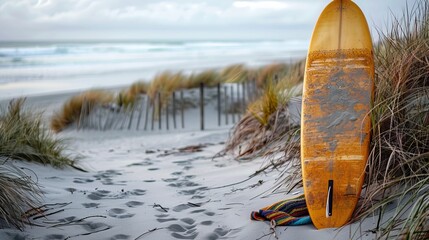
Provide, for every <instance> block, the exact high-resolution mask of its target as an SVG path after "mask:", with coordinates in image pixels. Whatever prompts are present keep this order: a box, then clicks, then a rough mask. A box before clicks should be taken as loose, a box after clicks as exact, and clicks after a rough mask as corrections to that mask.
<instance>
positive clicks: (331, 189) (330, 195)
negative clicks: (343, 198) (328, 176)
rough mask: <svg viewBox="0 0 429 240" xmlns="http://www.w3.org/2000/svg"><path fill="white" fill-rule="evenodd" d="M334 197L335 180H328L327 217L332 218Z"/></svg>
mask: <svg viewBox="0 0 429 240" xmlns="http://www.w3.org/2000/svg"><path fill="white" fill-rule="evenodd" d="M333 196H334V180H328V197H327V198H326V217H327V218H328V217H331V216H332V202H333Z"/></svg>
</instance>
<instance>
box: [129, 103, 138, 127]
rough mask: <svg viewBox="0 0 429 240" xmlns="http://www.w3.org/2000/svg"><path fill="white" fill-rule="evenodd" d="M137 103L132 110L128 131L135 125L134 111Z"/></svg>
mask: <svg viewBox="0 0 429 240" xmlns="http://www.w3.org/2000/svg"><path fill="white" fill-rule="evenodd" d="M136 105H137V103H134V104H133V107H132V108H131V116H130V122H129V123H128V130H131V125H132V124H133V118H134V111H135V110H136Z"/></svg>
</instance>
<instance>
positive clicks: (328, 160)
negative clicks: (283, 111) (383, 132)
mask: <svg viewBox="0 0 429 240" xmlns="http://www.w3.org/2000/svg"><path fill="white" fill-rule="evenodd" d="M373 88H374V59H373V50H372V41H371V36H370V32H369V28H368V24H367V22H366V19H365V16H364V15H363V13H362V11H361V10H360V8H359V7H358V6H357V5H356V4H355V3H354V2H352V1H351V0H334V1H332V2H331V3H330V4H329V5H328V6H327V7H326V8H325V9H324V10H323V12H322V14H321V15H320V17H319V19H318V21H317V24H316V26H315V28H314V31H313V36H312V39H311V43H310V48H309V51H308V56H307V63H306V69H305V78H304V92H303V100H302V101H303V102H302V118H301V124H302V125H301V164H302V174H303V180H304V182H303V183H304V192H305V199H306V203H307V206H308V209H309V212H310V216H311V219H312V221H313V223H314V225H315V226H316V228H318V229H320V228H329V227H340V226H343V225H344V224H346V223H347V222H348V221H349V220H350V217H351V216H352V214H353V211H354V209H355V207H356V204H357V201H358V198H359V196H360V193H361V189H362V184H363V180H364V170H365V165H366V162H367V158H368V153H369V141H370V136H369V134H370V128H371V122H370V118H369V115H368V112H369V111H370V108H371V101H372V95H373Z"/></svg>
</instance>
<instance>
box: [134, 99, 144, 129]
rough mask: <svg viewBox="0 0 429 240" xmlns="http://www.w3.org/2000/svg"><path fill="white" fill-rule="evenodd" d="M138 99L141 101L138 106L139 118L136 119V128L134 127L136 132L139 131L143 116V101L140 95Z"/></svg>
mask: <svg viewBox="0 0 429 240" xmlns="http://www.w3.org/2000/svg"><path fill="white" fill-rule="evenodd" d="M140 99H141V104H140V111H139V116H138V117H137V126H136V130H137V131H138V130H139V127H140V122H141V118H142V115H143V107H144V100H145V99H144V98H143V97H142V96H141V95H140Z"/></svg>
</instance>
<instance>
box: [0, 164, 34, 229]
mask: <svg viewBox="0 0 429 240" xmlns="http://www.w3.org/2000/svg"><path fill="white" fill-rule="evenodd" d="M39 201H40V190H39V188H38V187H37V185H36V183H35V182H34V181H33V180H32V179H31V177H29V176H28V175H27V174H26V173H24V172H23V171H22V170H20V169H19V168H17V167H15V166H14V165H12V164H10V163H8V162H7V161H6V160H4V159H3V160H2V162H1V163H0V206H1V207H0V220H1V221H2V222H3V223H2V222H0V228H1V227H2V226H4V225H5V226H6V227H15V228H18V229H20V230H22V229H23V228H24V226H25V225H24V223H25V222H26V221H28V220H27V219H26V218H25V212H26V210H28V209H30V208H34V207H35V206H36V205H37V204H38V203H39Z"/></svg>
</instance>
